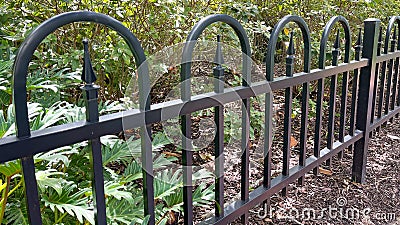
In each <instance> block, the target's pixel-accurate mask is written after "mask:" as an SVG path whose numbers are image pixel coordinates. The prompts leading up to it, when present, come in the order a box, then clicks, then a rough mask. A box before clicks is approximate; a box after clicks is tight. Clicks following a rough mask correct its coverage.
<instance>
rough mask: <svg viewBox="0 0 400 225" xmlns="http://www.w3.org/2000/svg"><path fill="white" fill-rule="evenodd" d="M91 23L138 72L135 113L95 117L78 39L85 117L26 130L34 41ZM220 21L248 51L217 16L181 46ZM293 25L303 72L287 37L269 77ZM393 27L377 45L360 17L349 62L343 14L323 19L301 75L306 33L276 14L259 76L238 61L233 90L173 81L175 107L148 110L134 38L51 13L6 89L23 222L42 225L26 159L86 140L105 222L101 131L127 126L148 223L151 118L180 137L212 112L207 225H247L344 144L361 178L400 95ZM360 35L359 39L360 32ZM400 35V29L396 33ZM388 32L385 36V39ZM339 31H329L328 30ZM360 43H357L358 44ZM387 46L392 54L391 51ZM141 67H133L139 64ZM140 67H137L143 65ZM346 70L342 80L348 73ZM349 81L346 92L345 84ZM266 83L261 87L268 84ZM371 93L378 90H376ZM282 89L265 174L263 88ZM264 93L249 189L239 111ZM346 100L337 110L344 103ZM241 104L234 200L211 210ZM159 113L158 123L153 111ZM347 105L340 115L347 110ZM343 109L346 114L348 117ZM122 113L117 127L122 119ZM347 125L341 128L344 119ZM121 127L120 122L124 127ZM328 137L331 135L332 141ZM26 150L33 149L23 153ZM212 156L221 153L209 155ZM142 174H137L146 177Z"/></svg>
mask: <svg viewBox="0 0 400 225" xmlns="http://www.w3.org/2000/svg"><path fill="white" fill-rule="evenodd" d="M80 21H86V22H95V23H99V24H104V25H106V26H108V27H110V28H111V29H113V30H115V31H116V32H118V34H119V35H121V36H122V37H123V38H124V40H125V41H126V42H127V44H128V45H129V47H130V49H131V50H132V52H133V53H134V57H135V59H136V64H137V67H138V68H139V71H138V74H139V75H138V77H139V79H138V82H139V89H140V90H139V92H140V94H139V95H140V109H136V110H130V111H126V112H123V113H121V112H120V113H114V114H110V115H106V116H101V117H99V113H98V105H97V98H98V89H99V87H98V86H96V85H95V84H94V82H95V81H96V77H95V75H94V73H93V69H92V67H91V62H90V58H89V55H88V48H87V41H84V46H85V49H84V50H85V51H84V52H85V56H84V70H83V74H82V80H83V81H84V82H85V85H84V86H83V87H82V91H83V93H84V96H85V101H86V109H87V110H86V118H87V119H86V121H81V122H76V123H71V124H65V125H60V126H55V127H51V128H48V129H44V130H39V131H34V132H31V131H30V128H29V120H28V111H27V89H26V77H27V73H28V65H29V62H30V60H31V57H32V55H33V53H34V51H35V49H36V48H37V47H38V45H39V44H40V43H41V41H42V40H43V39H44V38H45V37H46V36H48V35H49V34H50V33H52V32H53V31H55V30H56V29H57V28H59V27H61V26H63V25H66V24H69V23H73V22H80ZM217 22H222V23H226V24H228V25H230V26H231V27H232V28H233V30H234V31H235V33H236V35H237V36H238V38H239V41H240V46H241V50H242V52H244V53H245V54H246V55H248V56H250V55H251V49H250V44H249V40H248V37H247V35H246V32H245V30H244V29H243V27H242V26H241V24H240V23H239V22H238V21H236V20H235V19H233V18H232V17H230V16H227V15H211V16H208V17H206V18H204V19H202V20H201V21H200V22H199V23H197V24H196V25H195V27H194V28H193V30H192V31H191V32H190V34H189V36H188V38H187V41H188V43H189V42H190V41H196V40H197V39H198V37H199V36H200V34H201V33H202V32H203V30H204V29H206V28H207V27H208V26H209V25H211V24H213V23H217ZM291 22H294V23H296V24H297V25H298V27H300V29H301V32H302V38H303V45H304V48H303V53H304V58H303V61H304V68H303V72H301V73H294V48H293V41H292V38H291V41H290V43H289V47H288V51H287V58H286V76H284V77H278V78H274V55H275V52H276V44H277V42H278V36H279V34H280V33H281V32H282V30H283V29H284V27H285V25H286V24H288V23H291ZM338 23H339V24H340V25H341V26H342V27H343V29H344V32H345V48H344V49H345V50H344V60H343V61H344V62H343V63H338V55H339V52H340V46H339V45H340V42H339V36H337V38H336V42H335V43H334V45H333V46H334V50H333V51H332V66H325V62H326V52H327V42H328V36H329V34H330V32H331V30H332V28H333V27H334V26H335V25H336V24H338ZM395 23H397V26H398V27H399V28H400V17H392V18H391V20H390V22H389V24H388V27H387V30H386V37H385V42H384V47H383V53H382V52H381V51H382V50H381V48H382V29H380V21H379V20H378V19H367V20H365V21H364V30H363V32H362V29H360V32H359V34H358V37H357V42H356V45H355V48H354V50H355V51H354V52H355V56H354V60H351V58H352V55H351V54H352V51H351V49H352V42H351V37H352V35H351V29H350V27H349V24H348V22H347V20H346V19H345V18H344V17H341V16H337V17H333V18H332V19H331V20H330V21H329V22H328V24H327V25H326V27H325V30H324V31H323V35H322V39H321V42H320V52H319V58H318V59H319V67H318V69H314V70H311V69H310V67H311V37H310V32H309V29H308V26H307V24H306V23H305V21H304V20H303V19H302V18H300V17H298V16H286V17H284V18H283V19H282V20H281V21H280V22H279V23H278V24H277V25H276V26H275V28H274V30H273V31H272V33H271V37H270V40H269V45H268V50H267V55H266V68H267V69H266V80H264V81H260V82H255V83H252V82H251V69H250V68H251V65H250V64H251V63H250V62H249V60H248V59H247V58H246V57H243V71H242V74H243V79H242V85H241V86H239V87H235V88H233V89H225V90H224V88H223V86H216V87H215V89H214V92H211V93H208V94H206V95H202V96H191V91H190V83H189V82H186V83H184V85H182V87H181V88H182V89H181V90H182V95H181V101H174V102H171V103H170V104H167V105H163V104H153V105H152V104H151V102H150V80H149V75H148V68H147V65H146V57H145V54H144V51H143V49H142V47H141V46H140V43H139V41H138V40H137V39H136V37H135V36H134V35H133V34H132V33H131V32H130V31H129V30H128V29H127V28H126V27H124V26H123V25H122V24H121V23H120V22H119V21H117V20H115V19H113V18H111V17H109V16H106V15H103V14H98V13H94V12H89V11H80V12H70V13H65V14H61V15H58V16H56V17H53V18H51V19H49V20H47V21H46V22H44V23H42V24H41V25H40V26H39V27H38V28H36V29H35V30H34V31H33V32H32V33H31V34H30V35H29V36H28V37H27V38H26V40H25V41H24V42H23V44H22V45H21V47H20V49H19V52H18V55H17V57H16V59H15V64H14V89H13V99H14V107H15V114H16V127H17V135H16V136H12V137H6V138H3V139H0V146H1V150H0V152H1V156H0V163H4V162H7V161H11V160H15V159H21V163H22V167H23V176H24V181H25V187H26V197H27V202H28V204H27V205H28V212H29V222H30V224H34V225H39V224H42V219H41V215H40V213H41V212H40V204H39V202H40V200H39V196H38V188H37V182H36V178H35V166H34V161H33V156H34V155H35V154H37V153H41V152H46V151H49V150H52V149H55V148H58V147H62V146H66V145H71V144H74V143H77V142H81V141H86V140H89V144H90V148H91V156H92V159H93V164H92V165H93V168H92V171H93V185H92V186H93V189H94V190H93V193H94V194H95V197H94V200H95V201H94V204H95V221H96V224H106V207H105V196H104V178H103V168H102V163H101V162H102V155H101V144H100V137H101V136H104V135H107V134H114V133H117V132H121V131H123V130H124V129H128V128H140V135H141V137H142V142H141V147H142V157H143V160H142V164H143V165H142V166H143V168H144V169H143V186H144V187H145V188H144V193H143V195H144V202H145V203H144V205H145V209H144V212H145V214H146V215H150V220H149V223H150V224H154V223H155V218H154V217H155V214H154V213H155V212H154V207H155V205H154V192H153V174H152V171H153V165H152V144H151V127H150V125H151V124H152V123H156V122H160V121H162V120H167V119H170V118H174V117H177V116H180V117H181V129H182V132H183V134H184V135H185V136H186V137H190V136H191V113H192V112H195V111H198V110H202V109H206V108H211V107H215V121H216V125H217V135H216V138H215V141H214V142H215V157H216V158H218V160H216V162H215V166H216V167H215V168H216V174H217V177H218V178H216V180H215V183H216V185H215V202H216V206H215V216H214V217H212V218H210V219H208V220H206V221H204V222H203V223H207V224H227V223H228V222H230V221H232V220H234V219H236V218H238V217H241V220H242V222H243V223H247V222H248V215H249V210H250V209H251V208H252V207H254V206H256V205H257V204H260V203H262V202H265V201H268V199H269V198H270V196H271V195H273V194H274V193H277V192H279V191H281V190H283V194H286V193H287V187H288V185H289V184H290V183H293V182H295V181H296V180H298V181H299V183H300V184H303V183H304V175H305V174H306V173H308V172H310V171H312V170H314V173H316V174H317V173H318V171H319V170H318V168H319V166H320V165H321V164H322V163H323V162H325V161H328V162H330V159H331V158H332V157H333V156H335V155H337V154H339V156H340V155H341V153H342V151H343V150H344V149H346V148H349V147H352V148H353V151H354V156H353V168H352V178H353V180H354V181H356V182H364V181H365V175H366V161H367V158H366V156H367V152H368V143H369V139H370V133H371V132H372V131H374V130H375V129H377V128H379V127H380V126H381V125H382V124H385V123H386V122H387V121H389V120H391V119H392V118H393V117H394V116H397V115H398V114H399V113H400V91H399V90H398V85H399V82H400V81H399V59H400V38H398V35H397V34H396V29H397V28H396V27H395ZM362 33H363V35H362ZM399 33H400V32H399ZM391 34H392V35H391ZM338 35H339V34H338ZM362 40H363V41H362ZM396 46H397V48H396ZM193 48H194V45H191V44H187V45H185V48H184V50H183V59H185V58H186V59H188V58H189V59H190V58H191V57H192V53H193ZM140 65H142V66H140ZM143 65H144V66H143ZM190 69H191V63H190V60H186V63H183V64H182V68H181V81H185V80H188V79H190V77H191V74H190ZM350 73H352V74H353V76H352V79H351V81H350V79H349V75H350ZM339 74H341V75H342V78H343V79H342V81H341V82H340V84H341V85H342V88H341V90H342V92H341V95H340V104H341V107H340V108H341V109H340V116H339V124H340V126H339V130H335V125H334V124H335V119H336V115H335V112H336V109H335V105H336V101H337V99H338V96H336V92H337V89H338V88H339V87H338V82H337V80H338V79H337V78H338V75H339ZM214 76H215V78H217V79H220V80H223V79H224V71H223V68H222V67H221V66H217V67H216V68H215V69H214ZM325 78H330V87H329V89H330V96H329V99H330V101H329V116H328V117H329V119H328V131H327V147H326V148H322V147H321V139H322V137H321V129H322V116H323V115H322V114H323V113H322V108H323V105H322V104H323V93H324V89H325V87H324V84H325V82H324V79H325ZM312 81H317V84H318V85H317V105H316V124H315V126H314V127H310V126H309V124H308V122H307V118H308V113H309V105H308V104H309V101H308V100H309V97H310V93H309V92H310V82H312ZM299 85H300V86H302V97H301V98H302V101H301V102H302V104H301V112H302V113H301V128H300V129H301V133H300V154H299V159H298V163H297V165H296V166H294V167H290V164H289V161H290V155H291V147H290V137H291V125H292V121H291V114H292V92H293V87H294V86H299ZM350 85H351V87H350ZM269 87H270V88H269ZM378 87H379V88H378ZM276 90H284V91H285V112H284V144H283V157H282V160H283V169H282V172H281V174H280V175H279V176H277V177H275V178H271V177H272V175H271V154H272V153H271V150H270V147H269V146H270V145H271V143H272V104H273V103H272V94H271V93H272V91H276ZM260 94H265V104H266V107H265V109H266V110H265V118H266V122H265V146H266V147H265V159H264V181H263V185H262V186H260V187H258V188H256V189H255V190H253V191H251V192H250V191H249V157H250V156H249V132H250V131H249V127H250V121H249V115H250V100H249V99H250V98H251V97H254V96H256V95H260ZM348 97H350V98H351V103H350V105H347V98H348ZM238 100H239V101H242V103H243V104H242V105H243V106H242V152H243V155H242V158H241V162H242V163H241V190H240V193H241V198H240V200H237V201H235V202H234V203H232V204H230V205H228V206H227V207H225V208H224V209H219V207H218V206H223V205H224V182H223V180H224V177H223V173H224V172H223V167H224V161H223V152H224V143H223V141H224V140H223V139H224V135H223V133H224V130H223V127H224V124H223V121H224V115H223V106H224V104H226V103H229V102H233V101H238ZM164 109H167V111H168V112H170V113H167V114H165V113H164V115H163V116H162V117H161V110H164ZM347 109H349V111H348V110H347ZM348 112H349V113H348ZM123 117H124V121H125V122H124V126H123V123H122V120H123ZM347 119H349V120H350V126H347V125H346V120H347ZM127 121H128V122H127ZM310 129H311V130H313V131H314V138H313V139H314V148H313V155H312V156H310V157H307V154H306V152H307V133H308V131H309V130H310ZM335 132H336V133H338V137H339V138H338V139H337V140H336V139H335ZM28 146H35V148H30V147H28ZM191 150H192V146H191V143H190V140H189V139H184V141H183V152H182V157H183V159H182V164H183V165H182V166H183V173H184V176H183V178H184V180H183V181H184V188H183V195H184V196H183V199H184V205H183V207H184V223H185V224H192V223H193V204H192V191H193V184H192V169H191V166H192V164H193V160H192V156H193V151H191ZM218 156H221V157H218ZM146 171H147V172H146Z"/></svg>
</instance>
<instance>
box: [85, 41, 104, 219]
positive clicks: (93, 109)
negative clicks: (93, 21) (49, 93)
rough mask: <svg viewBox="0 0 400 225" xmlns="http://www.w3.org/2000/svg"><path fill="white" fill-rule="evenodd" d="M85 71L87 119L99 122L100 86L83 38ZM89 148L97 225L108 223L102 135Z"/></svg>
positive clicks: (90, 143)
mask: <svg viewBox="0 0 400 225" xmlns="http://www.w3.org/2000/svg"><path fill="white" fill-rule="evenodd" d="M83 53H84V59H83V60H84V61H83V71H82V77H81V79H82V81H84V82H85V85H84V86H83V87H81V89H82V91H83V96H84V100H85V108H86V121H87V122H88V123H96V122H99V109H98V103H97V98H98V90H99V88H100V87H99V86H97V85H95V84H94V82H95V81H96V80H97V78H96V75H95V74H94V71H93V68H92V63H91V61H90V56H89V47H88V40H87V39H84V40H83ZM89 149H91V155H90V163H91V167H92V169H93V172H92V191H93V192H92V193H93V201H94V207H95V208H94V219H95V221H96V225H106V224H107V218H106V203H105V197H104V177H103V159H102V155H101V142H100V137H97V138H94V139H91V140H89Z"/></svg>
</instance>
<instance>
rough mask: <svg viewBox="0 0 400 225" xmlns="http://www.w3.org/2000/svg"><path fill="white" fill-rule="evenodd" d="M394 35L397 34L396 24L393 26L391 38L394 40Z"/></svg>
mask: <svg viewBox="0 0 400 225" xmlns="http://www.w3.org/2000/svg"><path fill="white" fill-rule="evenodd" d="M396 36H397V26H394V29H393V36H392V40H394V41H395V40H396Z"/></svg>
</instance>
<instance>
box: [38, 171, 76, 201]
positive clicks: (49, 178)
mask: <svg viewBox="0 0 400 225" xmlns="http://www.w3.org/2000/svg"><path fill="white" fill-rule="evenodd" d="M63 175H64V173H62V172H57V171H56V170H55V169H49V170H44V171H38V172H36V180H37V183H38V186H39V188H40V189H41V190H42V191H45V189H46V188H47V187H51V188H53V189H54V190H55V191H56V192H57V193H58V195H61V194H62V190H63V186H64V185H68V183H70V182H67V181H66V180H64V179H63V178H59V177H60V176H63Z"/></svg>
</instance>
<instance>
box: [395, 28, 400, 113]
mask: <svg viewBox="0 0 400 225" xmlns="http://www.w3.org/2000/svg"><path fill="white" fill-rule="evenodd" d="M397 28H398V32H397V33H398V35H397V51H400V26H398V27H397ZM399 59H400V58H397V59H396V62H397V63H398V64H397V66H395V68H396V71H397V79H398V81H397V82H396V87H397V93H396V107H398V106H400V75H399V73H400V68H399V66H400V61H399ZM398 116H399V114H396V118H398Z"/></svg>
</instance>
